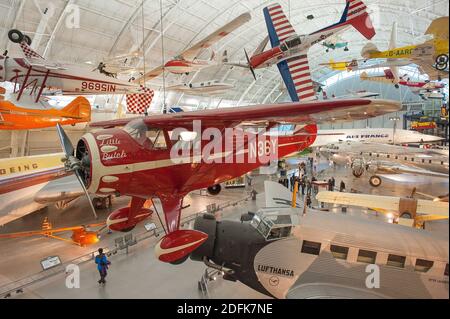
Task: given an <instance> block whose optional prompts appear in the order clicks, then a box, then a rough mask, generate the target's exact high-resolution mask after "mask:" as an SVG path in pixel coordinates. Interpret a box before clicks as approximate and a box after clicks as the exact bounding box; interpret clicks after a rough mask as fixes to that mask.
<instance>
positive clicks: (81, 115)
mask: <svg viewBox="0 0 450 319" xmlns="http://www.w3.org/2000/svg"><path fill="white" fill-rule="evenodd" d="M62 111H63V112H65V113H67V114H68V115H70V116H71V117H73V118H77V119H81V120H86V121H88V122H89V121H90V120H91V104H90V103H89V101H88V100H87V99H86V98H85V97H82V96H79V97H77V98H76V99H75V100H73V101H72V102H70V103H69V104H68V105H67V106H66V107H65V108H63V109H62Z"/></svg>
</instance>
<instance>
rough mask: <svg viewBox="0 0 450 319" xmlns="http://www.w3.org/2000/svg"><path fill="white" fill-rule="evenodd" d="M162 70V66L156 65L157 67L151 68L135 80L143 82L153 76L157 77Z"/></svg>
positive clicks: (151, 78)
mask: <svg viewBox="0 0 450 319" xmlns="http://www.w3.org/2000/svg"><path fill="white" fill-rule="evenodd" d="M163 72H164V66H162V65H161V66H158V67H157V68H154V69H153V70H151V71H149V72H146V73H145V74H144V75H143V76H142V77H141V78H139V79H138V80H137V81H136V82H137V83H139V84H144V83H145V82H146V81H150V80H153V79H154V78H157V77H158V76H160V75H161V74H162V73H163Z"/></svg>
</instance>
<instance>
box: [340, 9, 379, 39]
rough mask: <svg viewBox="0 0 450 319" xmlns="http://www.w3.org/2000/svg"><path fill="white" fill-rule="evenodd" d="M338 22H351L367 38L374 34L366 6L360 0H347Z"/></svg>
mask: <svg viewBox="0 0 450 319" xmlns="http://www.w3.org/2000/svg"><path fill="white" fill-rule="evenodd" d="M339 23H347V24H351V25H352V26H353V27H354V28H355V29H356V30H358V31H359V32H360V33H361V34H362V35H363V36H364V37H365V38H366V39H368V40H370V39H372V38H373V37H374V36H375V29H374V27H373V24H372V20H371V19H370V16H369V14H368V13H367V7H366V5H365V4H364V2H362V1H361V0H347V4H346V6H345V10H344V13H343V14H342V17H341V20H340V21H339Z"/></svg>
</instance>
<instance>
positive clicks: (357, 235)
mask: <svg viewBox="0 0 450 319" xmlns="http://www.w3.org/2000/svg"><path fill="white" fill-rule="evenodd" d="M265 186H266V206H267V207H268V208H265V209H262V210H260V211H258V213H256V214H255V215H254V216H253V218H252V219H251V221H250V222H239V221H230V220H222V221H216V220H215V219H214V217H213V216H209V215H205V216H203V217H199V218H197V220H196V222H195V226H194V228H195V229H196V230H199V231H202V232H205V233H207V234H208V235H209V237H208V240H207V241H206V242H205V243H204V244H203V245H202V246H201V247H200V248H198V249H197V250H196V251H195V252H194V253H193V254H192V255H191V259H193V260H196V261H203V262H204V263H205V264H206V265H207V266H208V267H211V268H214V269H216V270H217V271H218V272H219V273H223V274H224V275H223V279H224V280H230V281H240V282H242V283H243V284H245V285H247V286H249V287H251V288H253V289H255V290H257V291H259V292H261V293H263V294H265V295H267V296H270V297H274V298H289V299H303V298H327V299H329V298H344V299H348V298H352V299H372V298H379V299H385V298H386V299H391V298H398V299H404V298H414V299H416V298H436V299H438V298H439V299H443V298H445V299H448V297H449V290H448V289H449V279H448V269H449V266H448V255H449V242H448V233H446V234H442V235H440V234H438V233H432V232H429V231H426V230H418V229H413V228H409V227H404V226H398V225H392V224H389V223H386V222H383V221H380V220H372V219H369V218H367V216H360V217H358V216H350V215H344V214H342V215H341V214H339V215H338V214H333V213H328V212H322V211H314V210H308V213H307V214H306V215H304V214H302V213H301V209H299V208H292V207H289V206H290V203H291V198H292V194H291V192H290V191H289V190H288V189H287V188H285V187H284V186H282V185H280V184H278V183H273V182H266V184H265ZM297 206H298V203H297ZM250 216H251V214H250ZM243 217H245V215H243ZM245 219H246V218H243V220H245Z"/></svg>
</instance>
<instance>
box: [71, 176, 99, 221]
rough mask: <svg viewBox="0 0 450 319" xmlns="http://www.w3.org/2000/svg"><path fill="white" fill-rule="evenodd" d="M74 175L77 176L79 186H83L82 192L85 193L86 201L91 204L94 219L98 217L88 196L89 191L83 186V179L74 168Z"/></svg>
mask: <svg viewBox="0 0 450 319" xmlns="http://www.w3.org/2000/svg"><path fill="white" fill-rule="evenodd" d="M75 175H76V176H77V179H78V181H79V182H80V185H81V188H83V191H84V194H85V195H86V197H87V199H88V201H89V205H90V206H91V209H92V213H93V215H94V217H95V219H98V216H97V213H96V211H95V208H94V205H93V204H92V200H91V197H90V196H89V192H88V190H87V189H86V186H84V183H83V180H82V178H81V176H80V172H79V171H77V170H76V171H75Z"/></svg>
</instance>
